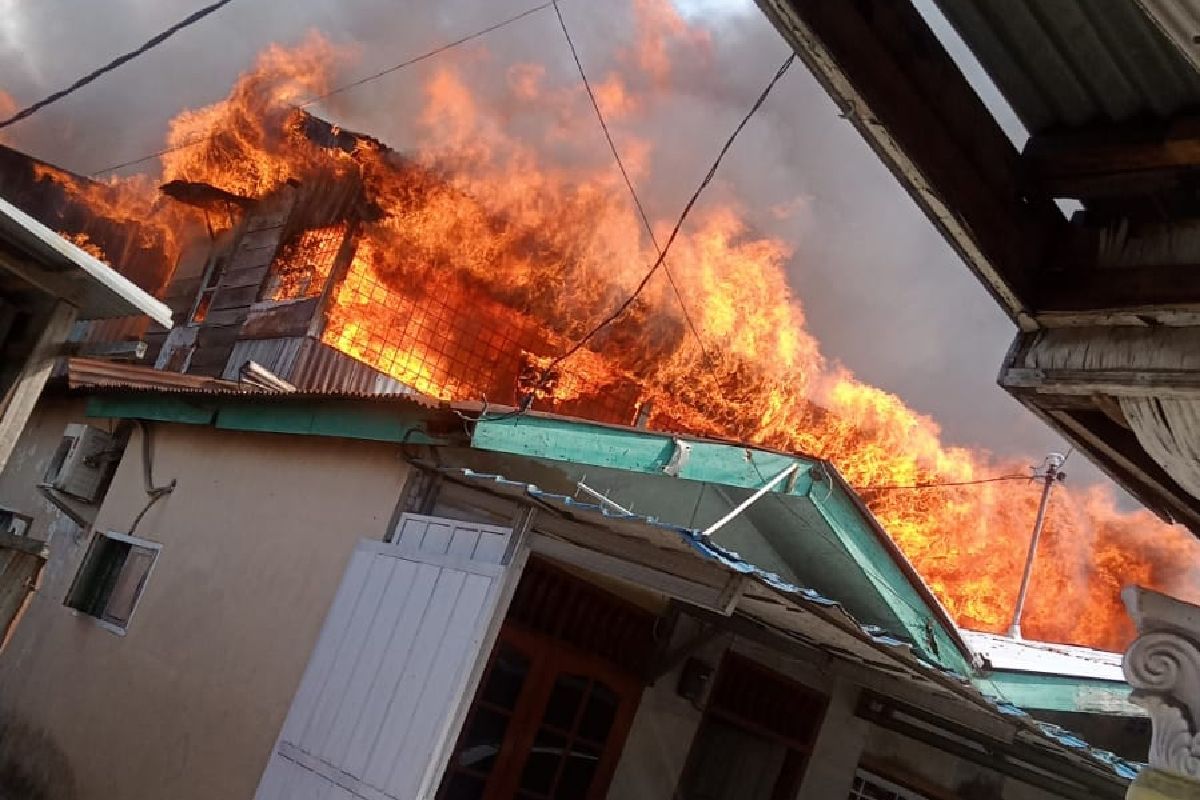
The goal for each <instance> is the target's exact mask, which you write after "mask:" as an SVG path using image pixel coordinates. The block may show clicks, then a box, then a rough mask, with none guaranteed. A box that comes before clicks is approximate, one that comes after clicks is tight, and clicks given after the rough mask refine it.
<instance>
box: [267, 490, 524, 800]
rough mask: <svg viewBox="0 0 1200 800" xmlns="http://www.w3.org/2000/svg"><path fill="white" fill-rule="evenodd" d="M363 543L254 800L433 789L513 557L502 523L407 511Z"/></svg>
mask: <svg viewBox="0 0 1200 800" xmlns="http://www.w3.org/2000/svg"><path fill="white" fill-rule="evenodd" d="M397 528H398V536H397V541H396V542H395V543H392V544H387V543H383V542H377V541H363V542H360V543H359V545H358V547H357V548H356V549H355V552H354V554H353V556H352V557H351V559H350V564H349V565H348V566H347V568H346V573H345V576H344V578H343V579H342V584H341V586H340V587H339V588H338V592H337V595H336V596H335V599H334V602H333V605H332V606H331V608H330V611H329V616H328V618H327V619H326V622H325V626H324V629H323V630H322V632H321V635H320V638H319V639H318V641H317V645H316V647H315V648H314V650H313V655H312V658H311V660H310V662H309V665H308V669H307V670H306V672H305V674H304V677H303V679H302V680H301V683H300V688H299V689H298V690H297V692H296V697H295V699H294V700H293V702H292V708H291V710H290V711H289V713H288V717H287V720H286V721H285V723H284V726H283V731H282V733H281V734H280V738H279V742H278V744H277V746H276V749H275V752H274V753H273V754H272V756H271V759H270V761H269V763H268V765H267V769H266V771H265V772H264V774H263V779H262V782H261V783H260V785H259V789H258V794H257V795H256V798H257V800H276V798H279V799H280V800H283V798H287V800H325V798H328V797H346V798H367V799H368V800H420V799H421V798H427V797H430V796H432V793H433V788H434V787H436V786H437V780H438V778H439V776H440V772H441V766H442V764H443V763H444V759H445V758H446V754H447V752H448V750H449V744H450V742H451V741H452V738H451V737H452V736H453V734H454V731H453V730H452V728H453V727H454V726H455V725H456V723H457V720H458V719H459V716H460V713H461V710H462V708H463V705H462V703H463V700H462V698H463V697H464V696H469V695H470V693H471V692H472V691H473V690H474V686H473V679H474V676H475V675H476V674H477V671H476V670H477V664H479V662H480V659H482V658H484V657H485V653H486V649H485V648H487V647H488V646H490V644H491V641H490V639H491V637H493V636H495V634H496V630H497V627H498V624H499V619H498V618H499V617H502V616H503V614H504V611H505V609H504V608H501V601H502V598H507V597H508V596H509V595H508V594H507V593H506V587H508V589H511V587H512V586H513V584H514V582H515V580H516V577H515V576H516V573H518V572H519V569H520V564H521V561H520V560H517V561H515V562H513V563H511V564H506V563H502V562H504V555H505V553H506V552H507V549H508V548H507V547H506V545H507V543H508V537H509V536H511V531H510V530H509V529H506V528H496V527H493V526H488V525H478V524H475V523H462V522H457V521H455V520H447V519H440V518H433V517H421V516H417V515H411V514H409V515H404V516H403V517H402V519H401V521H400V523H399V525H398V526H397Z"/></svg>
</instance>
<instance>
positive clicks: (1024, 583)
mask: <svg viewBox="0 0 1200 800" xmlns="http://www.w3.org/2000/svg"><path fill="white" fill-rule="evenodd" d="M1064 460H1065V459H1064V458H1063V457H1062V456H1061V455H1059V454H1058V453H1051V454H1050V455H1048V456H1046V462H1045V466H1046V469H1045V474H1044V475H1043V476H1042V479H1043V480H1044V481H1045V482H1044V483H1043V485H1042V499H1041V500H1040V501H1039V502H1038V510H1037V519H1035V520H1034V522H1033V536H1032V537H1031V538H1030V540H1029V554H1028V555H1027V556H1026V557H1025V572H1024V574H1023V575H1022V576H1021V589H1020V591H1018V592H1017V606H1016V608H1015V609H1013V618H1012V625H1011V626H1010V627H1009V629H1008V635H1009V637H1010V638H1012V639H1020V638H1021V615H1022V614H1024V613H1025V598H1026V597H1028V596H1029V579H1030V578H1031V577H1033V561H1034V558H1036V557H1037V548H1038V541H1039V540H1040V539H1041V538H1042V526H1043V525H1044V524H1045V522H1046V507H1047V506H1048V505H1049V503H1050V490H1051V489H1053V488H1054V482H1055V481H1059V480H1062V478H1063V474H1062V472H1061V471H1060V469H1059V468H1060V467H1062V465H1063V461H1064Z"/></svg>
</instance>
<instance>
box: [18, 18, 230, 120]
mask: <svg viewBox="0 0 1200 800" xmlns="http://www.w3.org/2000/svg"><path fill="white" fill-rule="evenodd" d="M231 2H233V0H217V2H215V3H212V4H210V5H207V6H205V7H204V8H201V9H200V10H198V11H196V12H194V13H192V14H189V15H188V16H186V17H184V18H183V19H182V20H180V21H179V22H177V23H175V24H174V25H172V26H171V27H169V28H167V29H166V30H165V31H163V32H162V33H160V34H158V35H157V36H154V37H153V38H151V39H149V40H147V41H146V43H145V44H143V45H142V46H141V47H139V48H137V49H135V50H130V51H129V52H128V53H125V54H124V55H122V56H117V57H116V58H114V59H113V60H112V61H110V62H108V63H107V64H105V65H104V66H102V67H99V68H97V69H94V70H92V71H91V72H89V73H88V74H87V75H84V76H83V77H82V78H80V79H79V80H77V81H75V82H74V83H72V84H71V85H70V86H68V87H67V88H65V89H62V90H60V91H57V92H55V93H54V94H51V95H48V96H47V97H44V98H43V99H41V100H38V101H37V102H36V103H34V104H33V105H31V106H26V107H25V108H23V109H21V110H20V111H18V112H16V113H15V114H13V115H12V116H10V117H9V118H7V119H4V120H0V129H3V128H7V127H8V126H9V125H13V124H15V123H18V122H20V121H21V120H23V119H26V118H27V117H31V116H33V115H34V114H36V113H37V112H38V111H40V110H41V109H43V108H45V107H46V106H48V105H50V104H51V103H55V102H57V101H59V100H62V99H63V98H64V97H66V96H67V95H69V94H72V93H74V92H76V91H78V90H79V89H82V88H83V87H84V86H87V85H88V84H89V83H91V82H92V81H94V80H96V79H97V78H100V77H102V76H103V75H105V74H107V73H109V72H112V71H113V70H114V69H116V68H118V67H120V66H122V65H124V64H126V63H128V62H130V61H132V60H133V59H135V58H137V57H138V56H140V55H142V54H143V53H145V52H146V51H148V50H152V49H153V48H155V47H157V46H158V45H160V44H162V43H163V42H165V41H166V40H167V39H170V38H171V37H172V36H174V35H175V34H176V33H178V32H179V31H181V30H183V29H184V28H186V27H188V26H190V25H194V24H196V23H197V22H199V21H200V20H202V19H204V18H205V17H207V16H208V15H209V14H211V13H213V12H214V11H218V10H220V9H221V8H223V7H224V6H227V5H229V4H230V3H231Z"/></svg>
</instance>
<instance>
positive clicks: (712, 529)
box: [700, 464, 800, 536]
mask: <svg viewBox="0 0 1200 800" xmlns="http://www.w3.org/2000/svg"><path fill="white" fill-rule="evenodd" d="M798 469H800V465H799V464H792V465H791V466H790V467H788V468H787V469H785V470H784V471H783V472H781V473H779V474H778V475H776V476H775V477H774V478H771V480H769V481H767V482H766V483H765V484H763V486H762V487H761V488H760V489H759V490H758V491H757V492H755V493H754V494H752V495H750V496H749V497H747V498H746V499H745V500H743V501H742V502H740V503H738V504H737V506H736V507H735V508H733V509H732V510H731V511H730V512H729V513H728V514H726V515H725V516H723V517H721V518H720V519H719V520H717V521H716V522H714V523H713V524H712V525H709V526H708V528H706V529H705V530H704V531H703V532H702V533H701V534H700V535H701V536H712V535H713V534H714V533H716V532H717V531H718V530H720V529H721V528H723V527H725V523H727V522H729V520H731V519H733V518H734V517H736V516H737V515H738V514H740V513H742V512H743V511H745V510H746V509H747V508H749V507H750V506H752V505H753V504H754V503H755V501H757V500H758V498H760V497H762V496H763V495H764V494H766V493H767V492H769V491H771V490H772V489H774V488H775V485H776V484H777V483H779V482H780V481H782V480H783V479H784V478H786V477H787V476H788V475H791V474H792V473H793V472H795V471H796V470H798Z"/></svg>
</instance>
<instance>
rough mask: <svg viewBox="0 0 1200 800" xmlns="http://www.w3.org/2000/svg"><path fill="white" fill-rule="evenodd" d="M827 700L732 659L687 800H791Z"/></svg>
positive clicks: (688, 774)
mask: <svg viewBox="0 0 1200 800" xmlns="http://www.w3.org/2000/svg"><path fill="white" fill-rule="evenodd" d="M825 702H826V701H825V698H824V696H823V695H821V694H819V693H817V692H814V691H812V690H810V689H808V688H806V687H804V686H801V685H800V684H797V683H795V682H794V681H791V680H789V679H788V678H785V677H784V676H782V675H780V674H778V673H776V672H774V671H772V670H769V669H767V668H766V667H763V666H761V665H759V664H757V663H755V662H753V661H751V660H750V659H747V658H744V657H741V656H738V655H736V654H732V653H729V654H726V656H725V658H724V659H723V661H722V663H721V669H720V671H719V672H718V673H717V681H716V684H715V685H714V687H713V691H712V695H711V697H710V698H709V701H708V707H707V708H706V709H705V714H704V720H703V721H702V722H701V723H700V729H699V730H698V731H697V732H696V738H695V739H694V740H693V742H692V752H691V754H690V755H689V756H688V766H687V769H686V770H685V771H684V777H683V780H682V782H681V784H680V792H679V795H680V797H681V798H683V800H790V798H793V797H795V796H796V793H797V792H798V791H799V790H800V780H801V778H803V777H804V767H805V764H806V763H807V760H808V754H809V753H810V752H811V750H812V744H813V741H814V740H815V738H816V734H817V731H818V729H819V728H820V726H821V720H822V719H823V718H824V716H825Z"/></svg>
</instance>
